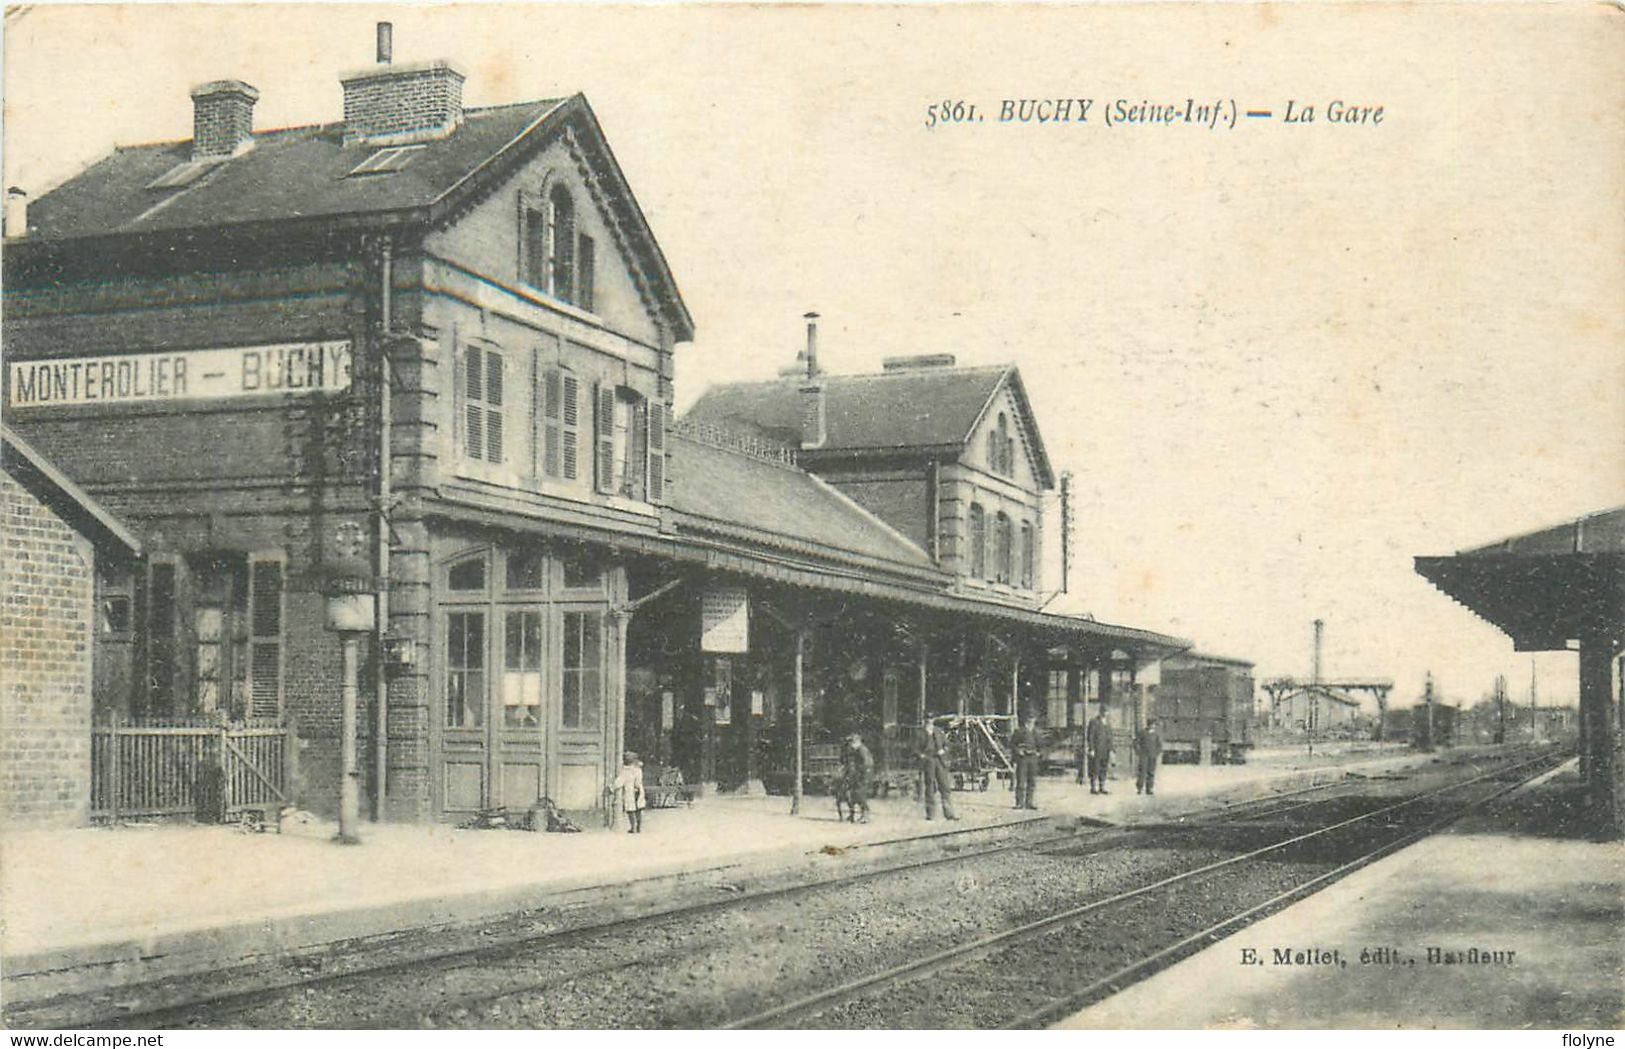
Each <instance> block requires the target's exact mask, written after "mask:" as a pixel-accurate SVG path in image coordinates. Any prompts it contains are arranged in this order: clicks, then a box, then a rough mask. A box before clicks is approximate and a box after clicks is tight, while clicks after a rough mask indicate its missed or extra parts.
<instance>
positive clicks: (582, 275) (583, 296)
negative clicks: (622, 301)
mask: <svg viewBox="0 0 1625 1049" xmlns="http://www.w3.org/2000/svg"><path fill="white" fill-rule="evenodd" d="M596 252H597V248H596V247H595V246H594V244H593V242H592V238H591V237H589V236H587V235H586V234H585V233H583V234H581V236H580V237H578V238H576V305H577V306H580V307H581V308H582V309H584V310H590V309H592V308H593V298H594V296H595V295H596V293H597V289H596V281H595V280H594V277H595V274H594V272H593V270H594V268H595V267H596V265H597V258H596Z"/></svg>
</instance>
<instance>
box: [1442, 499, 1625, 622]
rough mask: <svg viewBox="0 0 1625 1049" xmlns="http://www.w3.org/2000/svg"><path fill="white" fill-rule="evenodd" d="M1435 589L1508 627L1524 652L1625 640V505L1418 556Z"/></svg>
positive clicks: (1491, 620)
mask: <svg viewBox="0 0 1625 1049" xmlns="http://www.w3.org/2000/svg"><path fill="white" fill-rule="evenodd" d="M1416 571H1417V572H1418V573H1420V574H1421V575H1422V576H1423V577H1425V578H1426V579H1427V580H1428V581H1429V582H1431V583H1432V584H1433V585H1434V586H1436V587H1438V588H1439V589H1440V590H1442V591H1444V592H1445V593H1446V594H1448V595H1450V596H1451V597H1452V598H1454V599H1455V600H1456V601H1458V602H1460V603H1461V604H1463V605H1465V606H1467V607H1468V608H1469V609H1471V610H1472V611H1473V612H1475V613H1477V614H1478V615H1479V616H1481V617H1483V618H1484V619H1487V620H1489V621H1490V622H1491V623H1493V624H1495V626H1497V627H1499V628H1500V629H1501V630H1503V631H1505V632H1506V633H1507V634H1508V635H1509V636H1510V637H1511V638H1512V641H1513V645H1514V646H1515V647H1516V648H1517V649H1518V650H1519V651H1546V650H1551V649H1564V648H1568V647H1569V642H1570V641H1571V640H1576V639H1580V638H1586V637H1599V638H1605V639H1608V640H1611V641H1613V642H1615V643H1619V642H1621V641H1625V506H1622V507H1617V508H1615V509H1612V510H1605V511H1603V512H1601V513H1597V514H1591V515H1589V516H1587V517H1582V518H1579V519H1578V520H1574V521H1569V522H1567V523H1565V524H1561V525H1557V526H1555V527H1552V528H1544V529H1541V530H1540V531H1536V532H1529V533H1527V534H1525V535H1519V536H1513V537H1512V538H1510V539H1503V540H1501V541H1500V542H1498V543H1492V544H1490V545H1488V546H1480V547H1475V548H1473V549H1470V550H1463V551H1461V552H1460V553H1457V554H1454V555H1451V556H1443V557H1418V558H1416Z"/></svg>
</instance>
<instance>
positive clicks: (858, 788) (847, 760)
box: [837, 732, 875, 823]
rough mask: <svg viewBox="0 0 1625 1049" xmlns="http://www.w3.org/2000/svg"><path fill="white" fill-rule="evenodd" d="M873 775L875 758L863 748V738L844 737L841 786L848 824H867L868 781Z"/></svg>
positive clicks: (855, 735)
mask: <svg viewBox="0 0 1625 1049" xmlns="http://www.w3.org/2000/svg"><path fill="white" fill-rule="evenodd" d="M874 775H875V756H874V755H873V754H871V753H869V748H868V747H866V746H864V744H863V737H862V736H860V735H858V734H857V733H856V732H854V733H852V734H851V735H850V736H848V737H846V749H845V750H843V751H841V786H842V792H843V793H844V794H845V795H846V821H847V822H848V823H852V822H857V823H868V822H869V781H870V780H872V779H874ZM859 810H861V811H862V815H861V816H859ZM837 811H839V810H837Z"/></svg>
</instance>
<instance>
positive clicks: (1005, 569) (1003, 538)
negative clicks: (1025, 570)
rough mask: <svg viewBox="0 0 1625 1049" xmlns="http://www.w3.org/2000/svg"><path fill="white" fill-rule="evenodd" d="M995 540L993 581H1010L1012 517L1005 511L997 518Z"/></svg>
mask: <svg viewBox="0 0 1625 1049" xmlns="http://www.w3.org/2000/svg"><path fill="white" fill-rule="evenodd" d="M993 542H994V547H995V548H994V552H993V581H994V582H996V583H1008V582H1010V575H1011V573H1010V568H1011V563H1010V562H1011V549H1010V544H1011V535H1010V518H1009V517H1008V516H1007V515H1005V514H1003V513H1000V514H999V515H998V517H997V518H996V519H995V523H994V537H993Z"/></svg>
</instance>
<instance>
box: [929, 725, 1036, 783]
mask: <svg viewBox="0 0 1625 1049" xmlns="http://www.w3.org/2000/svg"><path fill="white" fill-rule="evenodd" d="M1014 721H1015V719H1014V718H1013V717H1011V716H1010V715H1008V714H939V715H938V716H937V717H934V718H932V719H931V723H932V724H933V725H935V726H937V727H938V728H940V729H942V730H943V733H944V734H945V735H946V736H947V737H948V771H949V772H952V773H953V777H954V789H955V790H971V789H973V788H974V789H976V790H986V789H987V788H988V784H989V783H991V782H992V780H993V778H994V777H995V776H996V777H998V778H999V779H1006V780H1008V779H1013V778H1014V776H1015V766H1014V765H1013V764H1012V763H1011V761H1010V748H1009V746H1008V742H1007V741H1008V740H1009V739H1010V730H1011V729H1012V728H1013V727H1014V724H1013V723H1014Z"/></svg>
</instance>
